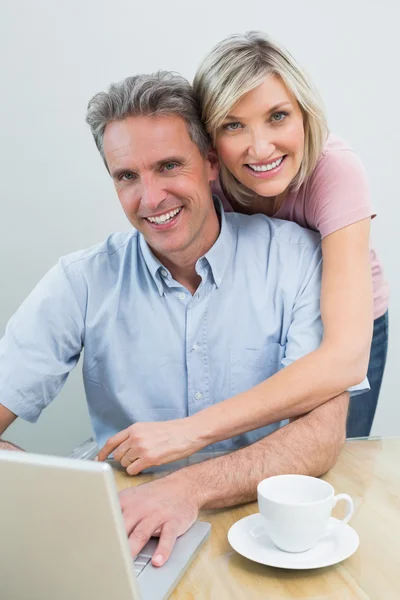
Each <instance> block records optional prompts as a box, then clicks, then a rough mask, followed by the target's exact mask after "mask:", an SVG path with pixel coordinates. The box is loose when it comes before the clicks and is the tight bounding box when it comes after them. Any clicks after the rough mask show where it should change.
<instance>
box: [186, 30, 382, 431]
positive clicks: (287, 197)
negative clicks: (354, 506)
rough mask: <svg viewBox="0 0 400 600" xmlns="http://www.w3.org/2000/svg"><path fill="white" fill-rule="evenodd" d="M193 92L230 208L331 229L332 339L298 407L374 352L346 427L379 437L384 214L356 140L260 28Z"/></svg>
mask: <svg viewBox="0 0 400 600" xmlns="http://www.w3.org/2000/svg"><path fill="white" fill-rule="evenodd" d="M194 88H195V92H196V95H197V97H198V99H199V102H200V105H201V109H202V116H203V119H204V122H205V123H206V126H207V129H208V132H209V134H210V136H211V138H212V140H213V142H214V145H215V148H216V150H217V153H218V156H219V159H220V163H221V176H220V183H221V188H222V190H215V191H216V193H217V194H219V195H220V196H221V197H222V199H223V200H224V203H225V208H226V209H228V210H229V209H230V206H231V207H232V208H233V209H234V210H235V211H240V212H245V213H257V212H259V213H264V214H266V215H270V216H274V217H277V218H280V219H288V220H291V221H295V222H297V223H299V224H300V225H302V226H303V227H308V228H310V229H314V230H316V231H319V232H320V234H321V237H322V252H323V261H324V262H323V278H322V290H321V313H322V319H323V324H324V340H323V342H322V344H321V346H320V348H319V349H318V350H316V351H315V352H313V353H311V354H310V355H308V356H307V357H304V358H302V359H301V360H299V361H297V362H296V363H295V364H293V365H291V366H290V370H292V373H290V376H291V377H293V378H295V381H296V386H297V387H296V394H295V395H297V398H298V401H299V402H302V401H303V400H304V399H305V398H306V397H307V396H309V398H310V396H311V397H312V398H313V402H312V404H313V406H315V404H317V400H318V398H320V400H324V399H326V396H327V395H328V396H329V395H331V396H332V395H334V394H335V392H339V391H340V390H343V389H346V388H349V387H350V386H353V385H355V384H356V383H359V382H360V380H361V379H362V377H363V376H364V374H365V370H366V365H367V361H368V358H369V356H370V359H369V366H368V379H369V383H370V387H371V391H370V392H368V393H365V394H362V395H361V396H359V397H357V396H356V397H353V398H352V400H351V404H350V411H349V419H348V424H347V435H348V437H359V436H368V435H369V434H370V431H371V427H372V422H373V418H374V414H375V409H376V405H377V401H378V396H379V390H380V386H381V382H382V377H383V372H384V367H385V362H386V352H387V341H388V312H387V307H388V287H387V284H386V282H385V280H384V278H383V273H382V269H381V265H380V263H379V261H378V259H377V257H376V254H375V252H374V251H373V250H372V249H370V248H369V232H370V220H371V217H373V216H375V213H374V212H373V210H372V208H371V204H370V199H369V190H368V185H367V181H366V176H365V174H364V171H363V169H362V166H361V164H360V162H359V160H358V159H357V157H356V155H355V154H354V152H353V151H352V150H351V148H350V147H349V146H348V145H347V144H346V142H344V141H343V140H341V139H340V138H338V137H336V136H333V135H330V134H328V128H327V124H326V119H325V115H324V112H323V109H322V107H321V102H320V100H319V97H318V94H317V92H316V91H315V89H314V87H313V85H312V84H311V82H310V80H309V79H308V77H307V76H306V75H305V73H304V72H303V71H302V70H301V68H300V67H299V66H298V65H297V64H296V62H295V61H294V59H293V58H292V57H291V56H290V55H289V54H288V53H287V52H286V51H285V50H284V49H283V48H281V47H279V46H278V45H276V44H274V43H272V42H271V41H270V40H268V38H267V37H266V36H265V35H264V34H262V33H261V32H250V33H247V34H246V35H233V36H230V37H228V38H227V39H225V40H224V41H222V42H221V43H219V44H218V45H217V46H216V47H215V48H214V49H213V50H212V51H211V52H210V54H209V55H208V56H207V57H206V58H205V60H204V61H203V63H202V64H201V65H200V68H199V69H198V71H197V74H196V77H195V80H194ZM221 191H222V192H223V193H222V194H221ZM224 196H225V197H224ZM226 198H228V199H229V203H228V204H227V202H226ZM371 269H372V281H373V290H371ZM372 297H373V307H374V310H373V315H374V321H373V323H372V319H371V317H370V315H371V301H372ZM372 326H373V327H372ZM371 328H373V336H372V344H370V336H371ZM295 371H296V372H297V373H296V374H295ZM287 380H288V381H287V383H288V385H289V382H290V381H291V378H290V377H289V369H288V373H287ZM265 383H267V382H265ZM295 395H293V398H292V400H293V399H294V396H295ZM247 409H248V407H247ZM237 410H238V409H237ZM245 410H246V408H245V407H244V406H243V411H245Z"/></svg>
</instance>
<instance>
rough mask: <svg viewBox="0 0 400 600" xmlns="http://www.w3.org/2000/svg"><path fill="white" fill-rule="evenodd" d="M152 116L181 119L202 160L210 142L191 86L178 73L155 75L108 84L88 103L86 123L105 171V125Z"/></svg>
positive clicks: (160, 72) (164, 72)
mask: <svg viewBox="0 0 400 600" xmlns="http://www.w3.org/2000/svg"><path fill="white" fill-rule="evenodd" d="M156 115H178V116H180V117H182V119H184V121H185V122H186V125H187V128H188V133H189V136H190V138H191V140H192V142H194V143H195V144H196V145H197V147H198V149H199V150H200V152H201V154H202V155H203V156H206V155H207V152H208V150H209V148H210V138H209V136H208V133H207V132H206V129H205V127H204V125H203V122H202V120H201V117H200V108H199V105H198V103H197V101H196V98H195V96H194V93H193V89H192V86H191V85H190V83H189V82H188V81H187V80H186V79H185V78H184V77H182V76H181V75H179V74H178V73H171V72H169V71H158V73H153V74H150V75H135V76H134V77H127V78H126V79H124V80H123V81H120V82H119V83H113V84H111V85H110V87H109V88H108V91H107V92H100V93H98V94H96V95H95V96H93V98H92V99H91V100H90V102H89V104H88V109H87V114H86V122H87V123H88V124H89V126H90V129H91V132H92V135H93V137H94V141H95V142H96V146H97V148H98V150H99V152H100V154H101V156H102V158H103V160H104V163H105V165H106V167H107V169H108V166H107V161H106V159H105V156H104V148H103V137H104V130H105V128H106V125H107V124H108V123H110V122H111V121H120V120H123V119H126V118H127V117H131V116H156Z"/></svg>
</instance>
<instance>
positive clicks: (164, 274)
mask: <svg viewBox="0 0 400 600" xmlns="http://www.w3.org/2000/svg"><path fill="white" fill-rule="evenodd" d="M161 275H162V276H163V277H168V272H167V271H166V270H165V269H162V271H161Z"/></svg>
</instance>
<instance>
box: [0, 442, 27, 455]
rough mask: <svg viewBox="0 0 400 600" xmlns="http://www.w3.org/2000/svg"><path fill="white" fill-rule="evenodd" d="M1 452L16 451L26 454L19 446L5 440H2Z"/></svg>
mask: <svg viewBox="0 0 400 600" xmlns="http://www.w3.org/2000/svg"><path fill="white" fill-rule="evenodd" d="M0 450H14V451H16V452H25V450H23V449H22V448H20V447H19V446H16V445H15V444H12V443H11V442H6V441H5V440H0Z"/></svg>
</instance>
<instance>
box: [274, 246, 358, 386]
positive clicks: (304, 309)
mask: <svg viewBox="0 0 400 600" xmlns="http://www.w3.org/2000/svg"><path fill="white" fill-rule="evenodd" d="M321 276H322V253H321V246H320V245H318V246H317V248H316V249H315V251H314V252H310V255H309V259H308V267H307V269H306V272H305V275H304V279H303V284H302V286H301V288H300V290H299V292H298V294H297V297H296V299H295V303H294V307H293V314H292V322H291V324H290V327H289V330H288V333H287V337H286V350H285V355H284V357H283V359H282V362H281V366H282V368H283V367H286V366H288V365H289V364H291V363H292V362H294V361H295V360H297V359H299V358H301V357H302V356H305V355H306V354H309V353H310V352H313V351H314V350H316V349H317V348H319V346H320V345H321V342H322V336H323V326H322V319H321V311H320V294H321ZM369 389H370V387H369V383H368V379H365V380H364V381H363V382H362V383H360V384H359V385H356V386H353V387H351V388H349V389H348V390H347V391H348V392H350V395H351V396H355V395H358V394H362V393H363V392H367V391H369Z"/></svg>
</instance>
